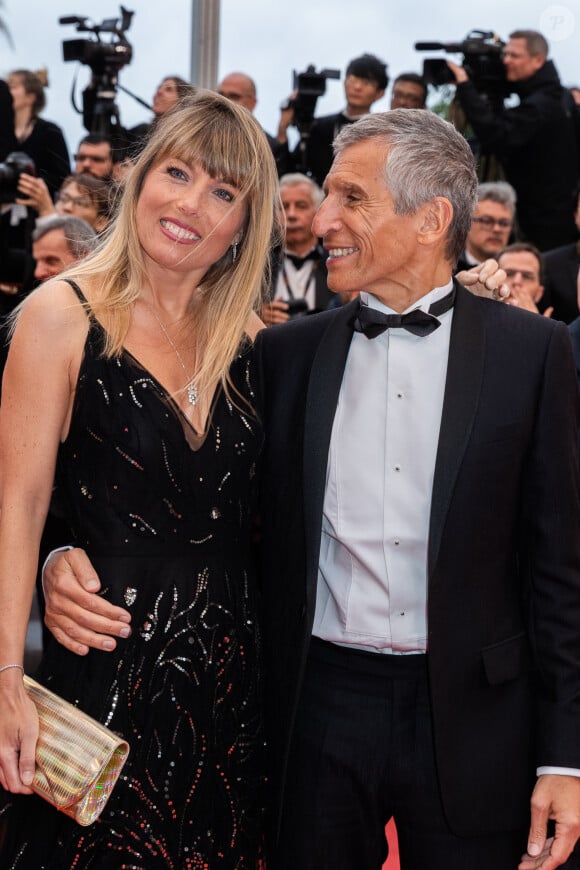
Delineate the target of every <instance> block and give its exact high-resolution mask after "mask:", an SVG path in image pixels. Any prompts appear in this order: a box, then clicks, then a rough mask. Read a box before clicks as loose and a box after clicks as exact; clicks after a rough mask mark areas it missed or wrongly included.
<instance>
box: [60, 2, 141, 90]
mask: <svg viewBox="0 0 580 870" xmlns="http://www.w3.org/2000/svg"><path fill="white" fill-rule="evenodd" d="M132 18H133V12H129V11H128V10H127V9H125V8H124V7H123V6H121V22H120V26H119V19H118V18H105V19H104V20H103V21H102V22H101V23H100V24H87V21H88V20H89V19H88V18H81V17H80V16H78V15H66V16H65V17H64V18H59V19H58V22H59V24H76V26H77V30H78V31H79V32H82V33H94V35H95V37H96V39H65V40H64V42H63V44H62V56H63V60H65V61H69V60H78V61H80V63H84V64H86V65H87V66H89V67H90V68H91V70H92V71H93V73H103V72H105V71H107V70H108V71H111V72H118V71H119V70H120V69H121V67H123V66H126V65H127V64H128V63H131V58H132V57H133V48H132V47H131V45H130V43H129V41H128V40H127V37H126V36H125V33H126V32H127V30H128V29H129V27H130V26H131V19H132ZM101 33H111V34H112V35H113V36H116V37H117V39H116V40H114V39H111V41H110V42H102V40H101Z"/></svg>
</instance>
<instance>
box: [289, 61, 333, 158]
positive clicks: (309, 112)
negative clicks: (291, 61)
mask: <svg viewBox="0 0 580 870" xmlns="http://www.w3.org/2000/svg"><path fill="white" fill-rule="evenodd" d="M293 76H294V81H293V96H292V97H291V98H290V99H289V100H288V101H287V102H286V103H284V104H283V105H282V106H281V108H282V111H284V110H286V109H293V110H294V117H293V120H292V123H293V124H294V126H295V127H297V128H298V132H299V133H300V142H299V143H298V148H297V154H298V163H297V167H296V168H297V169H298V170H299V171H300V172H306V165H307V143H308V139H309V137H310V128H311V127H312V122H313V120H314V112H315V110H316V103H317V101H318V98H319V97H322V96H323V94H325V93H326V81H327V79H339V78H340V70H338V69H322V70H320V72H316V69H315V67H314V65H313V64H310V66H308V67H307V68H306V70H305V72H302V73H297V72H296V70H294V73H293Z"/></svg>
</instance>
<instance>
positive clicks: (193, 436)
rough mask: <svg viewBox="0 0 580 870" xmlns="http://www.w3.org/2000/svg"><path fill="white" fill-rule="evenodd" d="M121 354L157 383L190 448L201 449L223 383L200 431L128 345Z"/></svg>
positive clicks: (216, 391)
mask: <svg viewBox="0 0 580 870" xmlns="http://www.w3.org/2000/svg"><path fill="white" fill-rule="evenodd" d="M95 323H97V324H98V326H99V328H100V329H101V331H102V332H105V330H104V327H103V325H102V324H101V323H99V321H98V320H96V318H95ZM121 355H122V356H124V357H125V358H126V359H127V360H128V361H129V362H130V363H132V364H134V365H135V366H137V368H139V369H140V370H141V371H142V372H143V373H144V374H145V375H146V376H147V377H148V378H149V379H150V380H151V381H153V383H154V384H155V386H156V387H157V389H158V390H159V392H160V393H161V394H162V396H163V399H164V400H165V401H166V402H167V404H168V405H170V407H171V408H172V410H173V411H174V412H175V414H176V415H177V417H178V418H179V420H180V422H181V424H182V426H183V428H184V435H185V439H186V441H187V443H188V444H189V446H190V448H191V449H192V450H199V449H200V448H201V447H202V446H203V444H204V442H205V440H206V438H207V434H208V432H209V430H210V427H211V422H212V418H213V414H214V410H215V406H216V404H217V401H218V399H219V395H220V392H221V384H218V385H217V386H216V388H215V390H214V393H213V396H212V400H211V403H210V406H209V413H208V415H207V418H206V420H205V426H204V429H203V432H198V430H197V429H196V428H195V426H194V425H193V423H192V422H191V421H190V420H189V419H188V418H187V417H186V415H185V414H184V413H183V411H182V409H181V407H180V406H179V403H178V402H176V401H175V399H174V397H173V395H172V394H171V393H170V391H169V390H168V389H167V387H165V386H164V385H163V384H162V383H161V381H160V380H159V379H158V378H156V377H155V375H154V374H153V372H151V371H150V370H149V369H148V368H147V366H145V365H143V363H142V362H141V361H140V360H139V358H138V357H136V356H135V354H133V353H131V351H130V350H127V348H126V347H123V348H122V350H121Z"/></svg>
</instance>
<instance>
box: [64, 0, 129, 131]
mask: <svg viewBox="0 0 580 870" xmlns="http://www.w3.org/2000/svg"><path fill="white" fill-rule="evenodd" d="M120 9H121V18H120V19H119V18H105V19H104V20H103V21H102V22H101V23H100V24H92V23H89V19H88V18H85V17H81V16H78V15H67V16H65V17H64V18H59V24H76V29H77V30H78V31H79V32H81V33H91V34H93V36H94V38H91V39H67V40H64V41H63V43H62V54H63V59H64V60H65V61H74V60H76V61H79V62H80V63H82V64H85V65H86V66H88V67H90V69H91V73H92V76H91V82H90V84H89V86H88V87H87V88H85V90H84V91H83V109H82V114H83V123H84V125H85V127H86V129H87V130H88V131H89V132H90V133H103V134H104V135H107V136H110V137H111V138H113V137H114V134H115V133H117V134H118V133H119V131H120V129H121V127H120V121H119V110H118V108H117V105H116V103H115V97H116V94H117V87H118V80H117V79H118V73H119V70H120V69H121V68H122V67H124V66H126V65H127V64H129V63H131V58H132V57H133V48H132V46H131V44H130V42H129V41H128V39H127V37H126V35H125V34H126V32H127V30H128V29H129V27H130V26H131V19H132V18H133V14H134V13H133V12H129V10H127V9H125V8H124V7H123V6H121V7H120ZM104 33H110V34H111V39H110V40H109V41H108V42H104V41H103V40H102V39H101V35H102V34H104ZM73 106H75V103H74V97H73ZM75 108H76V106H75Z"/></svg>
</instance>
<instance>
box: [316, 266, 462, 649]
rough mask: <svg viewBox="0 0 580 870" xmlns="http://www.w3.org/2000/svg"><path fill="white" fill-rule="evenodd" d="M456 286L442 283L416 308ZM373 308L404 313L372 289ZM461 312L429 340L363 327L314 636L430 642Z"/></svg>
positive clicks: (335, 435)
mask: <svg viewBox="0 0 580 870" xmlns="http://www.w3.org/2000/svg"><path fill="white" fill-rule="evenodd" d="M450 289H451V283H449V284H448V285H446V286H444V287H438V288H435V290H432V291H431V292H430V293H428V294H427V295H426V296H424V297H423V298H422V299H420V300H419V301H418V302H415V303H414V304H413V305H412V306H411V307H410V308H409V309H408V310H413V309H414V308H419V307H420V308H423V309H424V310H428V309H429V306H430V305H431V304H432V303H433V302H435V301H436V300H438V299H440V298H442V297H443V296H445V295H446V294H447V293H449V291H450ZM361 301H362V303H363V304H368V305H370V306H372V307H374V308H378V309H379V310H381V311H384V312H385V313H393V312H392V309H389V308H387V307H386V306H385V305H383V304H382V303H381V302H379V301H378V300H377V299H375V298H374V297H372V296H371V295H370V294H366V293H363V294H361ZM452 318H453V311H452V310H449V311H447V312H445V314H443V315H441V317H440V318H439V320H440V323H441V325H440V326H439V328H438V329H436V330H435V331H434V332H432V333H430V334H429V335H426V336H416V335H413V334H412V333H410V332H408V331H407V330H405V329H402V328H397V329H387V330H385V332H383V333H382V334H381V335H379V336H377V337H376V338H373V339H368V338H367V337H366V336H365V335H364V334H362V333H357V332H355V333H354V335H353V339H352V342H351V346H350V350H349V354H348V359H347V363H346V367H345V372H344V377H343V382H342V386H341V390H340V396H339V400H338V405H337V410H336V415H335V418H334V425H333V429H332V437H331V442H330V451H329V460H328V467H327V479H326V492H325V498H324V510H323V521H322V540H321V548H320V559H319V571H318V587H317V596H316V611H315V617H314V629H313V633H314V634H315V635H316V636H318V637H321V638H323V639H324V640H329V641H333V642H335V643H342V644H348V645H351V646H355V647H360V648H363V649H364V648H366V649H369V648H370V649H371V650H374V651H377V652H385V653H410V652H424V651H425V650H426V647H427V625H426V614H427V546H428V537H429V517H430V512H431V490H432V486H433V475H434V469H435V457H436V453H437V442H438V438H439V428H440V424H441V413H442V408H443V394H444V389H445V379H446V375H447V360H448V355H449V337H450V331H451V321H452Z"/></svg>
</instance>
